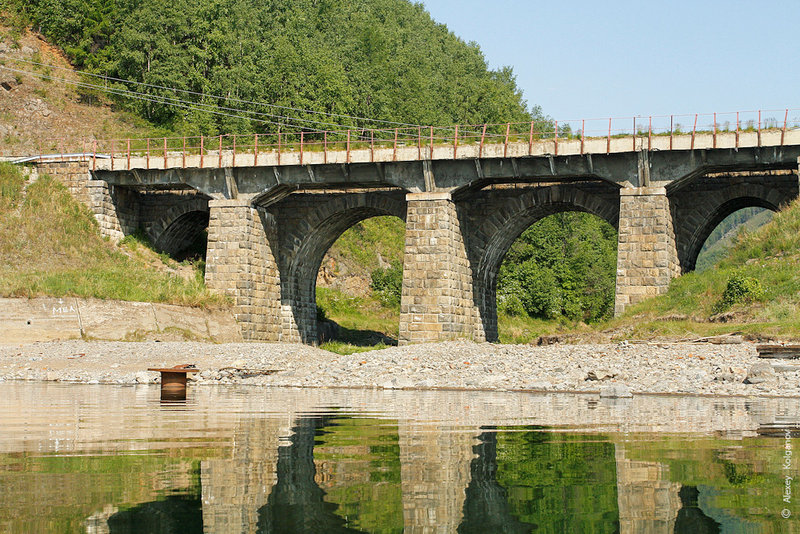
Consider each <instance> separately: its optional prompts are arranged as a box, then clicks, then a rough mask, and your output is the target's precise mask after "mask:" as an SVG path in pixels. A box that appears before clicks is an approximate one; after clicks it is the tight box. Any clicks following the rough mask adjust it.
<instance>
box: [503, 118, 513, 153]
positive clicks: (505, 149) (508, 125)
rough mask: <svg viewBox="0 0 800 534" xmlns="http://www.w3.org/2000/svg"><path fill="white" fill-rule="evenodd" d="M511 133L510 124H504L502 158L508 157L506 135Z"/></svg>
mask: <svg viewBox="0 0 800 534" xmlns="http://www.w3.org/2000/svg"><path fill="white" fill-rule="evenodd" d="M510 133H511V123H510V122H507V123H506V140H505V142H504V143H503V157H504V158H506V157H508V135H509V134H510Z"/></svg>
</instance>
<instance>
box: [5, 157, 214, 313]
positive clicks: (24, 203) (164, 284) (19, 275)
mask: <svg viewBox="0 0 800 534" xmlns="http://www.w3.org/2000/svg"><path fill="white" fill-rule="evenodd" d="M21 185H22V179H21V173H20V171H19V169H17V168H14V167H11V166H8V165H4V166H2V167H0V195H2V196H0V295H2V296H6V297H29V298H30V297H38V296H53V297H62V296H73V297H84V298H98V299H116V300H127V301H142V302H164V303H170V304H180V305H189V306H201V307H223V306H227V305H229V303H228V300H227V299H226V298H225V297H221V296H218V295H214V294H212V293H210V292H209V291H208V290H207V289H206V287H205V285H204V284H203V281H202V276H200V275H199V274H195V276H191V277H189V278H188V279H186V278H183V277H181V276H179V275H177V274H174V273H170V272H165V271H167V269H156V268H154V267H153V263H157V261H154V259H157V256H155V257H154V253H152V252H151V251H149V250H147V249H145V248H143V247H140V246H137V245H131V243H130V242H128V243H126V244H122V245H121V246H119V247H115V246H114V245H112V244H111V243H109V242H108V241H106V240H104V239H103V238H102V237H100V233H99V231H98V226H97V222H96V221H95V219H94V217H93V216H92V214H91V213H90V212H89V211H88V209H86V208H85V207H84V206H83V205H82V204H80V203H78V202H77V201H76V200H75V199H73V198H72V196H71V195H70V194H69V191H67V189H66V188H65V187H64V186H63V185H62V184H60V183H59V182H57V181H56V180H53V179H52V178H50V177H48V176H42V177H40V178H39V179H38V180H37V181H36V182H35V183H33V184H31V185H30V186H29V187H28V189H27V191H26V192H25V195H24V198H23V195H22V188H21Z"/></svg>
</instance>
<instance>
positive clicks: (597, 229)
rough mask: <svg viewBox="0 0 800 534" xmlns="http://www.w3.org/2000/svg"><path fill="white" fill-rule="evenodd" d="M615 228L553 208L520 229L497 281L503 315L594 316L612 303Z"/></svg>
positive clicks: (598, 316) (607, 310)
mask: <svg viewBox="0 0 800 534" xmlns="http://www.w3.org/2000/svg"><path fill="white" fill-rule="evenodd" d="M616 246H617V234H616V231H615V230H614V228H613V227H612V226H611V225H609V224H608V223H607V222H605V221H603V220H601V219H599V218H598V217H595V216H592V215H589V214H586V213H559V214H556V215H552V216H550V217H545V218H544V219H542V220H540V221H539V222H537V223H535V224H533V225H532V226H531V227H530V228H528V229H527V230H525V232H523V233H522V235H521V236H520V238H519V239H517V241H516V242H515V243H514V244H513V245H512V247H511V250H509V252H508V254H506V257H505V259H504V260H503V264H502V266H501V268H500V275H499V278H498V282H497V294H498V299H497V302H498V307H499V311H500V312H504V313H505V314H506V315H508V316H520V315H522V314H520V310H519V308H520V306H521V307H522V308H523V309H524V313H527V314H528V315H530V316H532V317H538V318H542V319H556V318H560V317H566V318H568V319H571V320H581V321H587V322H592V321H598V320H601V319H604V318H607V317H610V315H611V313H612V311H613V306H614V282H615V272H616Z"/></svg>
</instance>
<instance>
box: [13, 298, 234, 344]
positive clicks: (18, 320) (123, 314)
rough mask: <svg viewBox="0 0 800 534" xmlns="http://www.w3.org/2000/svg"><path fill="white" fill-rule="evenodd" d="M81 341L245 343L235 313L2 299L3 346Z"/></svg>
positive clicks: (75, 300)
mask: <svg viewBox="0 0 800 534" xmlns="http://www.w3.org/2000/svg"><path fill="white" fill-rule="evenodd" d="M81 337H85V338H87V339H98V340H126V339H152V338H155V339H159V338H162V339H185V338H186V339H197V340H205V341H214V342H217V343H231V342H236V341H241V340H242V335H241V332H240V330H239V326H238V325H237V324H236V321H235V320H234V318H233V315H232V314H231V313H230V312H229V311H223V310H213V311H209V310H201V309H197V308H188V307H183V306H173V305H170V304H151V303H146V302H123V301H105V300H95V299H78V298H35V299H14V298H0V344H7V343H15V344H16V343H32V342H37V341H55V340H68V339H80V338H81Z"/></svg>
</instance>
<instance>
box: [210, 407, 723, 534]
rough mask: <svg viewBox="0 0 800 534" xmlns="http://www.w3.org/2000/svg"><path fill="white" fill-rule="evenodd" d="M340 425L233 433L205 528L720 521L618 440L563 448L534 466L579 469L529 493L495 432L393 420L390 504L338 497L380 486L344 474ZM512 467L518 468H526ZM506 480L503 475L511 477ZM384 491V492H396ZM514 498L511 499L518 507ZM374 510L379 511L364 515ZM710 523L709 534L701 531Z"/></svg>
mask: <svg viewBox="0 0 800 534" xmlns="http://www.w3.org/2000/svg"><path fill="white" fill-rule="evenodd" d="M335 424H336V421H335V419H332V418H331V416H318V417H301V418H299V419H297V420H296V421H295V424H294V426H293V428H292V435H291V438H290V439H289V440H288V443H286V444H285V446H278V444H279V441H280V437H279V436H278V433H277V432H274V430H277V429H276V428H272V429H271V428H269V425H267V426H264V425H257V426H255V427H252V428H251V429H250V431H247V432H244V433H239V437H240V438H244V439H243V440H242V441H238V439H237V445H236V448H235V450H234V454H233V457H232V458H230V459H228V460H213V461H206V462H203V464H202V466H201V485H202V505H203V524H204V531H205V532H254V533H266V532H340V533H346V532H373V531H376V529H377V530H379V531H386V532H399V531H403V532H411V533H435V532H475V533H484V532H512V533H513V532H530V531H532V529H534V528H539V529H543V531H551V530H550V529H553V528H555V529H556V530H557V531H564V532H567V531H579V530H581V531H583V530H586V529H589V530H591V531H595V532H623V533H624V532H637V533H638V532H646V533H647V532H665V531H670V532H672V531H677V532H715V531H718V530H715V528H714V525H716V523H715V522H714V521H713V520H712V519H711V518H708V517H706V516H705V515H704V514H703V512H702V511H700V510H699V508H698V507H697V497H696V495H697V490H696V489H695V488H693V487H687V488H685V489H686V491H684V490H683V489H682V487H681V485H680V484H679V483H675V482H671V481H670V479H669V478H668V476H667V474H668V468H667V467H665V466H664V465H662V464H659V463H657V462H646V461H632V460H630V459H628V458H627V457H626V447H625V444H624V443H616V444H615V443H605V444H598V443H591V444H590V445H591V446H590V447H585V446H583V445H586V444H585V443H573V444H572V445H573V448H572V449H571V450H567V451H564V450H561V451H559V454H556V455H555V456H554V457H551V458H546V459H545V462H544V463H541V464H537V466H536V467H543V466H544V467H549V468H554V469H557V470H560V469H564V470H565V471H566V470H567V469H568V467H559V466H558V465H557V464H558V463H559V462H570V461H575V458H567V457H565V456H568V455H569V454H571V453H572V454H575V453H577V454H578V455H581V454H583V455H584V457H579V458H578V459H577V461H578V462H581V463H584V464H585V465H586V467H587V469H586V470H584V471H580V472H576V473H571V474H566V473H560V474H559V475H557V476H556V477H555V478H553V479H552V480H550V481H547V482H544V483H542V484H540V485H538V486H537V485H534V487H532V488H526V489H523V491H527V492H529V493H528V494H526V495H519V494H516V495H509V490H508V489H507V487H506V485H507V484H506V485H504V484H501V482H500V481H499V480H498V469H499V468H500V469H502V467H503V466H502V465H501V466H499V465H498V461H500V463H501V464H502V463H503V461H504V460H505V461H506V462H508V458H505V459H500V460H499V459H498V450H497V449H498V439H503V437H504V434H503V433H502V432H498V431H496V430H494V429H491V430H486V429H480V428H474V429H472V430H465V429H463V428H459V429H456V428H448V427H445V426H436V427H429V426H428V427H420V426H418V425H415V424H413V423H400V425H399V426H398V428H397V438H398V439H397V445H398V448H399V455H398V458H397V460H398V463H399V481H396V480H395V481H392V477H391V476H389V477H387V480H388V481H389V482H388V483H389V484H392V483H393V482H394V484H395V486H396V487H395V489H396V490H399V491H397V492H396V493H395V494H394V495H392V497H394V500H393V499H391V498H389V499H387V500H383V501H382V502H375V501H374V500H373V497H379V495H372V496H370V495H363V494H361V495H360V496H357V497H355V498H356V499H362V502H360V503H353V502H350V503H348V502H342V503H336V502H333V500H332V499H330V497H329V495H330V494H335V492H336V489H337V487H345V488H349V489H351V490H352V489H355V493H356V494H357V493H358V492H359V491H370V488H371V490H372V491H376V492H377V493H381V491H380V490H379V489H378V490H375V484H376V481H375V480H369V479H370V475H374V472H371V471H370V470H369V469H365V470H364V471H362V472H360V475H359V477H360V478H364V479H363V480H354V479H353V477H352V476H348V475H350V474H351V473H349V469H348V466H347V465H346V464H347V458H346V456H347V451H343V450H342V447H336V446H333V447H331V446H329V445H328V444H326V442H325V437H326V434H325V433H326V432H328V431H329V430H330V429H331V428H335V426H332V425H335ZM326 429H327V430H326ZM334 431H335V430H334ZM262 432H263V433H262ZM530 434H532V435H536V434H542V435H543V436H547V437H549V438H552V439H553V440H554V441H555V442H556V443H558V442H559V441H560V440H561V439H564V437H565V436H569V435H568V434H558V433H556V434H554V433H549V432H536V431H535V430H531V432H530ZM547 437H544V438H543V439H548V438H547ZM567 441H569V440H567ZM516 445H517V446H519V445H520V444H516ZM537 445H538V444H537ZM569 445H570V444H569V443H567V446H569ZM598 445H600V447H599V450H598ZM522 446H523V448H524V444H523V445H522ZM359 448H361V449H363V450H360V451H358V453H360V454H362V455H365V456H367V457H369V454H370V451H369V449H370V446H369V444H367V445H365V446H363V447H359ZM525 452H526V453H527V452H530V450H527V449H525ZM560 453H563V455H562V454H560ZM337 455H338V456H340V457H342V460H341V461H340V462H336V461H331V460H330V459H319V458H318V457H319V456H323V457H326V456H327V457H330V456H334V457H335V456H337ZM523 456H524V455H523ZM366 463H373V462H370V461H367V462H366ZM361 467H365V466H361ZM514 467H516V468H521V469H522V470H523V471H524V470H525V466H519V465H517V466H514ZM509 475H510V473H505V476H506V478H507V477H508V476H509ZM542 475H543V476H545V477H547V476H548V473H546V472H542ZM359 477H356V478H359ZM519 490H520V488H516V491H517V492H519ZM345 493H347V492H345ZM382 493H383V496H384V497H385V496H386V494H387V493H390V494H391V493H392V492H386V491H383V492H382ZM590 494H591V497H589V495H590ZM587 497H589V498H587ZM558 500H560V501H561V502H560V503H559V502H557V501H558ZM512 503H513V504H515V505H516V506H514V510H513V511H512ZM359 505H360V506H359ZM554 505H555V506H554ZM369 507H372V508H383V510H381V511H378V512H377V513H376V511H375V510H364V508H369ZM344 508H347V510H343V509H344ZM537 508H538V509H537ZM401 510H402V514H400V511H401ZM381 512H382V513H381ZM392 516H393V517H392ZM531 518H534V519H531ZM392 520H394V521H392ZM372 521H382V522H380V523H375V522H372ZM387 521H388V524H386V523H385V522H387ZM537 521H542V522H537ZM681 522H682V523H681ZM709 525H711V530H706V529H705V528H704V527H707V526H709ZM676 526H681V528H678V529H676ZM717 527H718V525H717ZM686 528H688V530H686Z"/></svg>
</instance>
